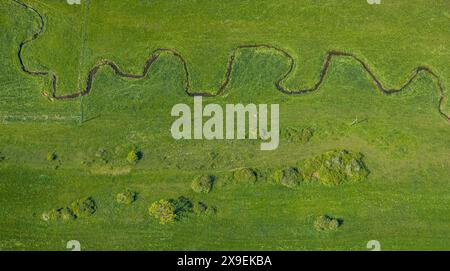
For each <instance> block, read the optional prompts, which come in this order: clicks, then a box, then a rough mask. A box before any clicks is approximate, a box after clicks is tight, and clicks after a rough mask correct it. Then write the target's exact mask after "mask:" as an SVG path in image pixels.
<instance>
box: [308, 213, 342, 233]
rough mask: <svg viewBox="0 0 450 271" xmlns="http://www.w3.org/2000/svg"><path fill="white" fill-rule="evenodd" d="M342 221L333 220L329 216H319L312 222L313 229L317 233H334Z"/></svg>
mask: <svg viewBox="0 0 450 271" xmlns="http://www.w3.org/2000/svg"><path fill="white" fill-rule="evenodd" d="M342 223H343V221H342V220H341V219H337V218H333V217H331V216H329V215H323V216H319V217H318V218H317V219H316V220H315V221H314V228H315V229H316V230H318V231H334V230H337V229H338V228H339V227H340V226H341V225H342Z"/></svg>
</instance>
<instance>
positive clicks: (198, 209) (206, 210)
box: [194, 201, 216, 215]
mask: <svg viewBox="0 0 450 271" xmlns="http://www.w3.org/2000/svg"><path fill="white" fill-rule="evenodd" d="M194 213H196V214H199V215H213V214H215V213H216V208H214V207H210V206H207V205H206V204H205V203H204V202H201V201H199V202H196V203H195V204H194Z"/></svg>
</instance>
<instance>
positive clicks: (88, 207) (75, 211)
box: [42, 197, 97, 221]
mask: <svg viewBox="0 0 450 271" xmlns="http://www.w3.org/2000/svg"><path fill="white" fill-rule="evenodd" d="M96 211H97V205H96V203H95V200H94V199H93V198H92V197H86V198H82V199H79V200H76V201H74V202H72V203H71V204H70V205H69V206H67V207H62V208H57V209H53V210H50V211H49V212H45V213H43V214H42V219H43V220H44V221H68V220H74V219H77V218H80V217H88V216H91V215H93V214H94V213H95V212H96Z"/></svg>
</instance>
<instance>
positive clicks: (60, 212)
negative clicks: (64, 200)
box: [42, 207, 77, 221]
mask: <svg viewBox="0 0 450 271" xmlns="http://www.w3.org/2000/svg"><path fill="white" fill-rule="evenodd" d="M76 218H77V217H76V216H75V214H74V213H73V212H72V210H71V209H70V208H68V207H63V208H59V209H53V210H51V211H49V212H45V213H43V214H42V219H43V220H44V221H69V220H74V219H76Z"/></svg>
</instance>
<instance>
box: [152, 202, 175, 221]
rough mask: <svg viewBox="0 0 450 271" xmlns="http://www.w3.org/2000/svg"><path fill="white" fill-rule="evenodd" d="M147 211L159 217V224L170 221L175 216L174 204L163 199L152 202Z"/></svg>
mask: <svg viewBox="0 0 450 271" xmlns="http://www.w3.org/2000/svg"><path fill="white" fill-rule="evenodd" d="M148 211H149V213H150V215H151V216H153V217H155V218H156V219H159V223H161V224H167V223H172V222H174V221H175V219H176V217H177V215H176V214H175V211H176V206H175V205H174V204H173V203H172V202H169V201H167V200H164V199H161V200H159V201H156V202H153V203H152V205H151V206H150V208H149V209H148Z"/></svg>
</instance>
